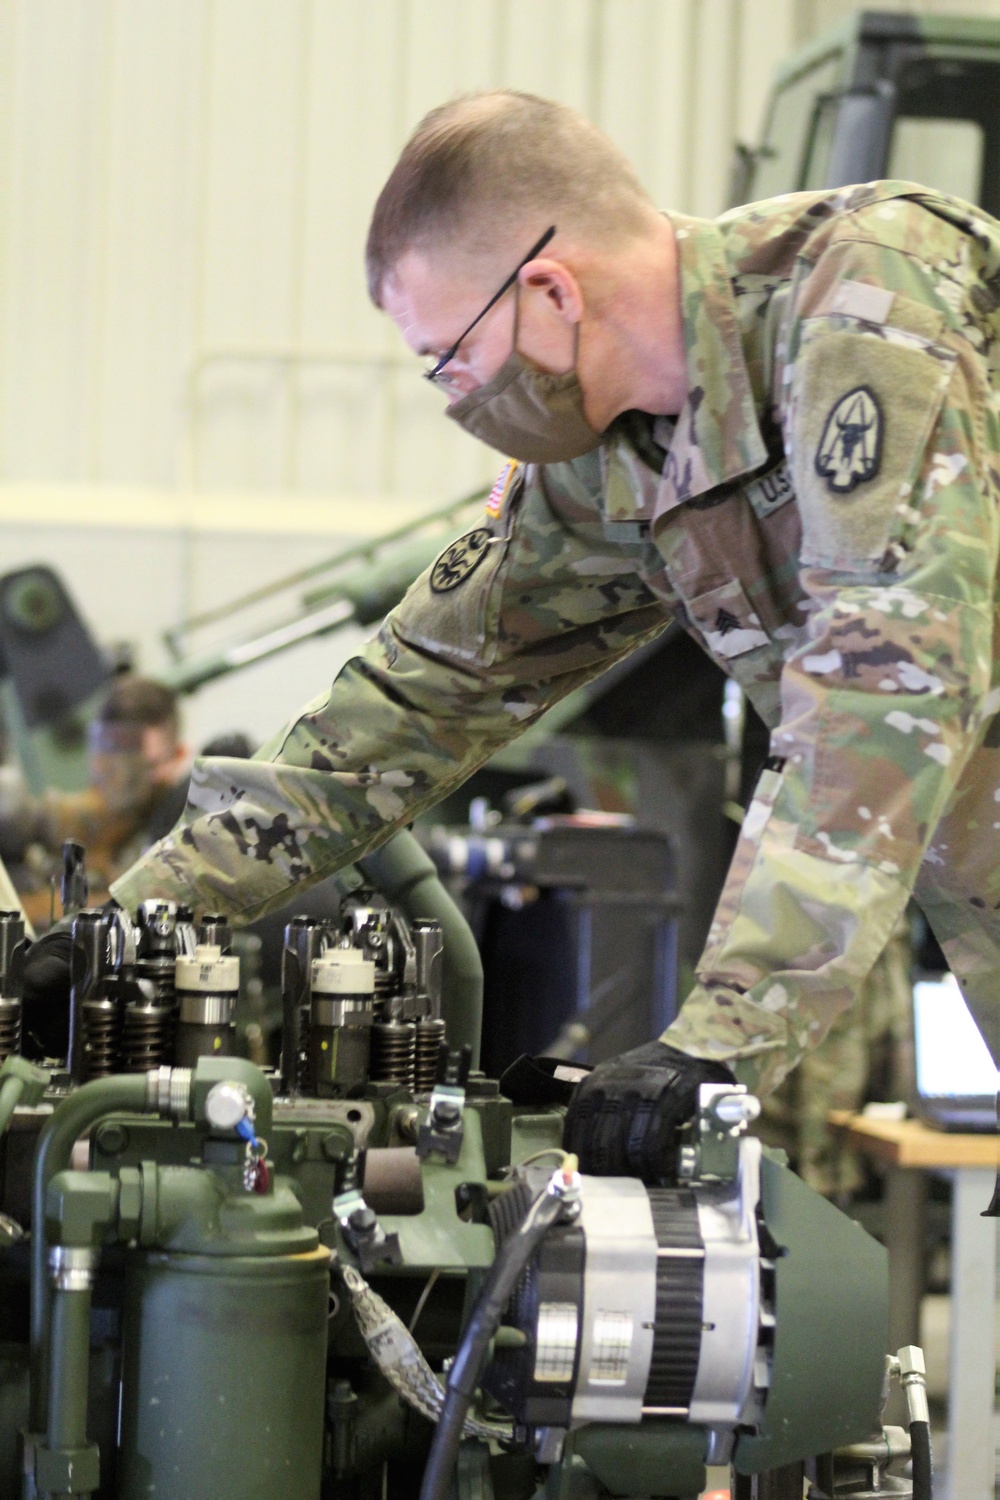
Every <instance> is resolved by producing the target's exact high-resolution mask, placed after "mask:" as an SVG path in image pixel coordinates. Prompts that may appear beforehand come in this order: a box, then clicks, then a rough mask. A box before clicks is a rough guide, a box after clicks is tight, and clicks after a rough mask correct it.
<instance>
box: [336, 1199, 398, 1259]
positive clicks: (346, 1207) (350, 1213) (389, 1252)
mask: <svg viewBox="0 0 1000 1500" xmlns="http://www.w3.org/2000/svg"><path fill="white" fill-rule="evenodd" d="M333 1215H334V1218H335V1219H336V1220H337V1222H338V1224H339V1225H340V1228H341V1232H342V1233H343V1236H344V1239H345V1240H346V1241H347V1244H348V1246H349V1247H350V1249H351V1250H352V1251H353V1252H354V1254H355V1255H356V1256H357V1258H358V1261H359V1263H360V1266H361V1269H362V1271H364V1273H365V1274H366V1275H369V1274H370V1273H371V1272H372V1271H374V1269H375V1267H376V1266H377V1265H378V1264H379V1263H380V1262H381V1263H383V1264H386V1265H390V1266H401V1265H402V1264H403V1251H402V1248H401V1247H400V1243H399V1235H398V1234H396V1233H395V1232H393V1233H391V1234H386V1232H385V1230H384V1229H383V1228H382V1226H381V1224H380V1223H379V1221H378V1216H377V1214H376V1213H375V1210H374V1209H373V1208H369V1206H368V1204H367V1203H366V1202H365V1199H364V1194H363V1193H362V1191H361V1189H360V1188H359V1187H355V1186H353V1185H352V1186H350V1187H347V1188H345V1190H344V1191H343V1192H341V1193H338V1194H337V1196H336V1197H335V1198H334V1200H333Z"/></svg>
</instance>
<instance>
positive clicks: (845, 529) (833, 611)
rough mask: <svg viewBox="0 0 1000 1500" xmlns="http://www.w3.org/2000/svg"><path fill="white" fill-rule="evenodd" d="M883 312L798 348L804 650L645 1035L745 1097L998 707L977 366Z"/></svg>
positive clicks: (993, 447) (986, 443)
mask: <svg viewBox="0 0 1000 1500" xmlns="http://www.w3.org/2000/svg"><path fill="white" fill-rule="evenodd" d="M885 284H886V278H885V277H884V276H883V277H882V286H885ZM889 285H890V286H891V285H892V282H891V281H889ZM842 300H845V299H844V298H842ZM846 300H847V302H848V304H849V301H850V296H849V294H847V296H846ZM889 300H891V299H889ZM899 300H900V304H901V308H902V315H901V319H900V321H901V322H902V323H903V324H908V325H909V329H910V332H907V331H906V328H905V327H904V328H893V327H891V326H890V325H888V324H887V325H885V326H882V325H879V326H876V327H875V328H874V329H872V328H871V327H870V326H869V325H865V326H864V327H863V328H862V327H861V326H860V325H858V324H856V323H852V320H851V319H850V318H842V317H839V316H837V317H833V318H830V317H824V316H816V317H814V318H813V319H811V320H809V326H806V327H804V328H803V330H802V342H801V344H800V345H799V347H798V352H797V355H796V359H795V369H794V375H793V379H792V382H791V385H792V397H791V403H790V407H789V419H788V426H787V428H786V434H785V437H786V446H787V447H788V448H789V451H790V456H791V460H792V471H793V476H794V479H795V486H796V492H797V497H798V501H799V506H800V510H801V513H802V518H803V544H802V567H801V577H802V580H803V584H804V587H805V591H806V594H807V597H808V600H809V616H808V622H807V631H806V639H805V640H803V641H801V642H800V643H799V644H797V646H796V648H795V649H794V651H792V652H791V653H790V654H789V655H788V656H787V657H786V662H785V667H784V671H783V676H782V721H781V724H780V726H779V728H778V729H777V730H776V732H775V733H774V735H773V736H772V740H771V749H772V754H773V756H774V759H773V760H772V761H771V762H769V769H766V770H765V771H764V773H763V775H762V776H761V779H760V782H759V785H758V788H757V791H756V794H755V797H754V800H753V801H752V803H751V805H750V808H749V809H748V812H747V815H746V818H745V821H744V825H743V829H742V832H741V836H740V839H739V842H738V846H737V850H736V854H735V857H734V860H733V864H732V866H731V869H730V873H729V876H728V879H727V883H726V886H725V889H724V892H723V896H722V900H721V902H720V905H719V908H718V911H717V913H716V917H715V920H714V923H713V926H712V930H711V932H710V935H709V940H708V944H707V947H706V950H705V953H704V955H703V957H702V959H701V962H700V964H699V967H698V982H697V983H696V985H695V987H694V989H693V990H692V992H691V993H690V995H689V996H688V999H687V1000H686V1002H685V1004H684V1006H683V1008H682V1010H681V1013H680V1015H679V1016H678V1018H677V1019H676V1020H675V1022H674V1023H673V1024H672V1025H671V1027H670V1028H669V1029H668V1031H667V1032H666V1034H665V1038H666V1040H668V1041H670V1042H671V1043H673V1044H674V1045H675V1046H678V1047H680V1048H682V1049H683V1050H685V1051H687V1052H691V1053H693V1054H695V1055H698V1056H703V1057H710V1058H714V1059H722V1060H727V1061H730V1062H732V1063H733V1064H734V1066H735V1068H736V1071H737V1073H738V1075H739V1076H740V1078H741V1079H742V1080H743V1081H744V1082H746V1083H748V1084H749V1085H750V1086H751V1087H753V1088H756V1089H758V1090H760V1091H761V1092H765V1093H766V1092H768V1091H769V1090H770V1089H772V1088H774V1087H775V1086H776V1085H777V1084H778V1083H779V1082H780V1080H781V1078H782V1077H783V1076H784V1075H785V1073H787V1072H788V1070H789V1069H790V1068H791V1067H793V1066H794V1065H795V1063H796V1062H797V1061H798V1059H799V1058H800V1057H801V1055H802V1053H803V1052H804V1051H805V1050H806V1049H807V1048H809V1047H812V1046H815V1045H816V1044H817V1043H818V1042H819V1041H821V1040H822V1038H823V1036H824V1035H825V1034H826V1031H827V1030H828V1028H829V1026H830V1025H831V1023H832V1021H833V1019H834V1017H835V1016H836V1015H837V1014H838V1012H839V1011H841V1010H842V1009H844V1008H845V1007H846V1006H847V1005H849V1004H850V1003H851V1001H852V1000H853V999H854V997H855V995H856V994H857V991H858V988H859V986H860V984H861V983H862V981H863V980H864V977H865V975H866V974H867V973H868V971H869V969H870V968H871V966H872V964H873V963H874V962H875V960H876V958H877V957H878V955H879V953H880V952H881V951H882V949H883V948H884V946H885V944H886V942H887V940H888V938H889V935H890V933H891V931H892V928H893V925H894V923H895V922H896V920H897V918H898V917H899V915H900V913H901V912H902V910H903V908H904V906H905V903H906V901H907V899H908V897H909V895H910V892H911V891H912V888H913V885H914V882H915V879H916V876H917V871H918V868H919V865H920V863H921V861H922V859H923V858H924V857H925V855H926V854H927V851H928V846H929V844H930V841H931V838H932V835H933V832H934V829H935V825H936V824H937V822H938V820H939V819H940V817H941V815H942V813H943V812H944V811H945V809H946V807H947V805H948V803H949V800H950V799H951V798H952V796H953V793H954V791H955V788H956V784H957V782H958V780H959V778H960V777H961V774H962V771H963V768H964V767H965V765H966V763H967V761H968V759H969V757H970V755H971V754H972V752H973V750H974V749H975V747H976V745H977V743H978V741H979V740H980V739H981V737H982V735H983V733H984V728H985V725H986V723H987V721H988V720H989V719H990V717H991V716H992V715H993V714H994V713H995V711H996V709H997V706H998V703H1000V695H998V694H997V693H996V692H995V691H994V690H993V684H992V656H993V610H994V603H993V600H994V587H995V575H996V564H997V551H998V525H997V505H996V498H997V497H996V493H995V491H996V485H997V474H998V472H1000V462H998V435H997V422H996V415H995V409H994V408H995V402H994V400H993V398H992V395H991V392H990V390H989V386H988V383H987V379H986V366H985V361H983V360H981V358H980V357H979V354H978V351H977V349H976V347H975V342H974V340H973V339H971V338H967V337H965V336H963V335H961V334H956V333H955V332H954V331H952V330H949V329H948V328H947V327H943V328H939V329H938V330H937V332H934V333H933V334H932V335H931V336H926V332H925V335H919V334H916V333H913V332H912V330H913V329H914V328H915V327H919V325H920V322H921V318H920V317H919V316H916V315H913V316H908V315H907V308H908V303H907V299H906V298H905V297H904V298H901V299H899ZM928 300H931V299H928ZM919 312H920V308H919V306H918V307H917V313H919ZM910 313H911V314H912V313H913V309H912V308H910ZM924 321H925V322H926V319H925V320H924ZM938 323H939V324H943V323H944V320H943V319H941V318H939V319H938ZM930 326H931V325H930V324H928V325H927V327H928V329H930ZM933 856H934V851H933V850H932V851H931V852H930V855H928V857H933Z"/></svg>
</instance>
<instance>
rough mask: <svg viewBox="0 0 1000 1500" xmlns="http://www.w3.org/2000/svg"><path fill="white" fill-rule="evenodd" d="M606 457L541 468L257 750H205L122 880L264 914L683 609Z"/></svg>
mask: <svg viewBox="0 0 1000 1500" xmlns="http://www.w3.org/2000/svg"><path fill="white" fill-rule="evenodd" d="M599 495H600V469H599V463H598V460H597V459H596V458H592V457H588V458H586V459H580V460H577V461H576V462H575V463H573V464H572V465H569V464H561V465H549V466H547V467H546V468H540V469H529V470H528V471H526V473H525V474H523V475H521V476H520V477H519V479H518V481H517V482H516V484H515V485H514V486H513V489H512V492H511V493H510V495H509V497H508V500H507V503H506V505H505V509H504V512H503V513H502V515H501V516H500V517H499V518H498V519H497V520H496V521H491V520H489V519H488V518H487V520H486V521H484V525H483V527H482V528H477V532H478V533H479V534H477V535H472V536H471V537H470V536H468V535H467V537H466V538H465V540H464V541H463V542H462V544H461V545H455V546H453V547H452V548H449V549H446V550H445V552H444V553H443V554H442V556H441V557H440V558H439V559H438V562H437V563H436V564H435V566H434V567H433V568H431V569H430V570H428V572H427V573H426V574H425V575H424V576H423V577H422V578H421V579H420V580H418V582H417V583H416V584H415V585H414V587H413V588H412V589H411V590H410V592H409V593H408V594H407V596H406V598H405V599H404V600H403V602H402V603H401V604H400V605H399V607H398V608H397V609H396V610H394V611H393V612H392V614H390V615H389V617H388V618H387V619H386V621H385V622H384V624H383V626H382V628H381V629H380V631H379V633H378V636H377V638H376V639H374V640H373V641H371V642H370V643H369V644H368V645H367V646H366V647H365V648H364V650H363V651H362V652H361V653H360V654H359V655H358V656H356V657H355V658H354V659H353V660H351V661H349V662H348V663H347V664H346V666H345V667H344V668H343V670H342V671H341V672H340V674H339V675H338V677H337V679H336V680H335V682H334V684H333V686H332V688H331V689H330V691H329V692H328V693H324V694H323V695H322V696H321V697H319V698H317V699H316V700H315V701H314V702H313V703H311V704H309V705H307V707H306V709H305V710H304V712H303V713H302V714H301V715H300V717H299V718H297V719H296V720H295V721H294V722H293V723H292V724H291V725H290V726H289V727H288V728H287V729H286V730H285V731H284V732H283V733H282V734H281V735H279V736H278V737H277V738H276V739H275V740H273V741H272V742H271V743H270V744H268V745H265V746H264V747H263V748H262V749H261V750H260V751H259V752H258V755H257V756H256V757H255V759H254V760H252V761H234V760H207V761H201V762H196V764H195V767H194V771H193V773H192V777H191V789H190V793H189V801H188V808H187V811H186V814H185V818H184V820H182V822H181V823H180V824H179V825H178V827H177V828H176V829H175V830H174V831H173V833H172V834H170V835H169V836H168V837H167V838H166V839H164V840H162V841H161V842H160V843H159V844H157V845H155V846H154V847H153V848H152V849H151V850H150V851H149V853H148V854H146V855H145V856H144V857H143V859H142V860H140V861H139V862H138V864H136V865H135V866H133V868H132V869H131V870H130V871H129V872H127V874H126V875H125V876H123V877H122V878H121V879H120V880H118V881H117V882H115V884H114V886H113V894H114V896H115V897H116V899H117V900H118V901H119V902H121V903H122V904H123V905H126V906H130V907H131V906H134V905H135V904H136V903H137V902H138V901H140V900H142V899H144V898H145V897H147V896H163V897H171V898H174V899H177V900H182V901H185V902H188V903H191V904H193V905H195V906H196V907H199V908H202V909H204V908H206V907H211V909H213V910H218V911H222V912H226V913H228V914H230V915H232V916H238V917H242V918H244V919H247V920H249V919H251V918H253V917H255V916H258V915H260V914H261V913H263V912H265V911H268V910H270V909H272V908H274V907H277V906H280V905H282V904H283V903H284V902H285V901H286V900H287V899H288V895H289V887H290V886H293V885H300V884H311V883H312V882H314V881H316V880H320V879H322V878H324V877H325V876H327V875H330V874H332V873H334V872H335V871H336V870H338V869H340V868H341V867H342V866H343V865H345V864H348V863H350V862H352V861H353V860H355V859H357V858H359V857H360V856H362V855H364V854H365V853H367V852H368V851H369V850H371V849H372V848H374V847H376V846H377V845H378V844H379V843H380V842H382V841H383V840H384V839H386V838H387V837H388V836H389V835H390V834H392V833H393V832H394V831H396V830H397V829H399V828H401V827H403V826H405V824H407V823H408V822H410V821H411V819H413V818H414V817H415V816H416V815H417V814H419V813H420V812H422V811H423V810H424V809H426V808H428V807H430V806H432V805H433V804H434V803H435V802H436V801H438V800H440V798H441V797H443V796H444V795H445V794H446V793H447V792H448V791H449V790H450V789H451V788H452V787H454V786H456V785H458V784H460V783H461V782H462V781H463V780H465V779H466V777H468V776H469V775H470V774H471V772H472V771H473V770H474V769H475V768H476V767H477V766H478V765H480V764H481V763H482V762H483V761H484V760H486V759H487V758H488V757H489V756H490V755H492V754H493V752H494V751H495V750H497V749H498V748H499V747H500V746H501V745H503V744H505V743H506V742H507V741H509V740H511V739H513V738H514V737H515V736H516V735H517V734H518V733H520V732H521V731H522V730H523V729H524V728H526V727H527V726H528V725H529V724H530V723H532V722H533V721H534V720H535V719H537V718H538V717H539V715H540V714H541V713H543V712H544V710H545V709H546V708H548V707H549V706H550V705H551V704H552V703H554V702H556V701H557V700H558V699H560V698H561V697H563V696H564V695H565V694H566V693H569V692H571V691H573V690H574V689H575V688H577V687H579V686H580V685H581V684H582V683H584V682H586V681H587V680H589V679H590V678H592V677H594V676H596V675H598V674H599V673H600V672H602V671H604V670H605V669H606V668H607V667H609V666H610V665H612V663H613V662H615V661H617V660H618V659H619V658H620V657H621V656H623V655H625V654H626V653H627V652H628V651H630V650H632V649H633V648H634V647H635V646H636V645H637V644H638V643H639V642H640V641H642V640H644V639H647V638H649V637H651V636H653V635H656V634H657V633H659V632H660V631H661V630H663V629H664V628H665V627H666V625H667V624H668V623H669V619H670V616H669V614H668V613H667V612H666V610H665V607H664V605H663V604H662V603H661V602H660V601H658V600H656V599H654V597H653V595H652V594H651V593H650V591H649V590H648V589H647V588H646V586H645V584H644V583H643V582H642V581H641V577H640V567H641V562H642V554H643V552H644V544H642V543H639V542H636V543H634V544H622V543H620V542H618V541H616V540H614V539H609V533H608V531H607V528H606V527H605V526H604V525H603V523H602V521H601V517H600V509H599Z"/></svg>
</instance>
